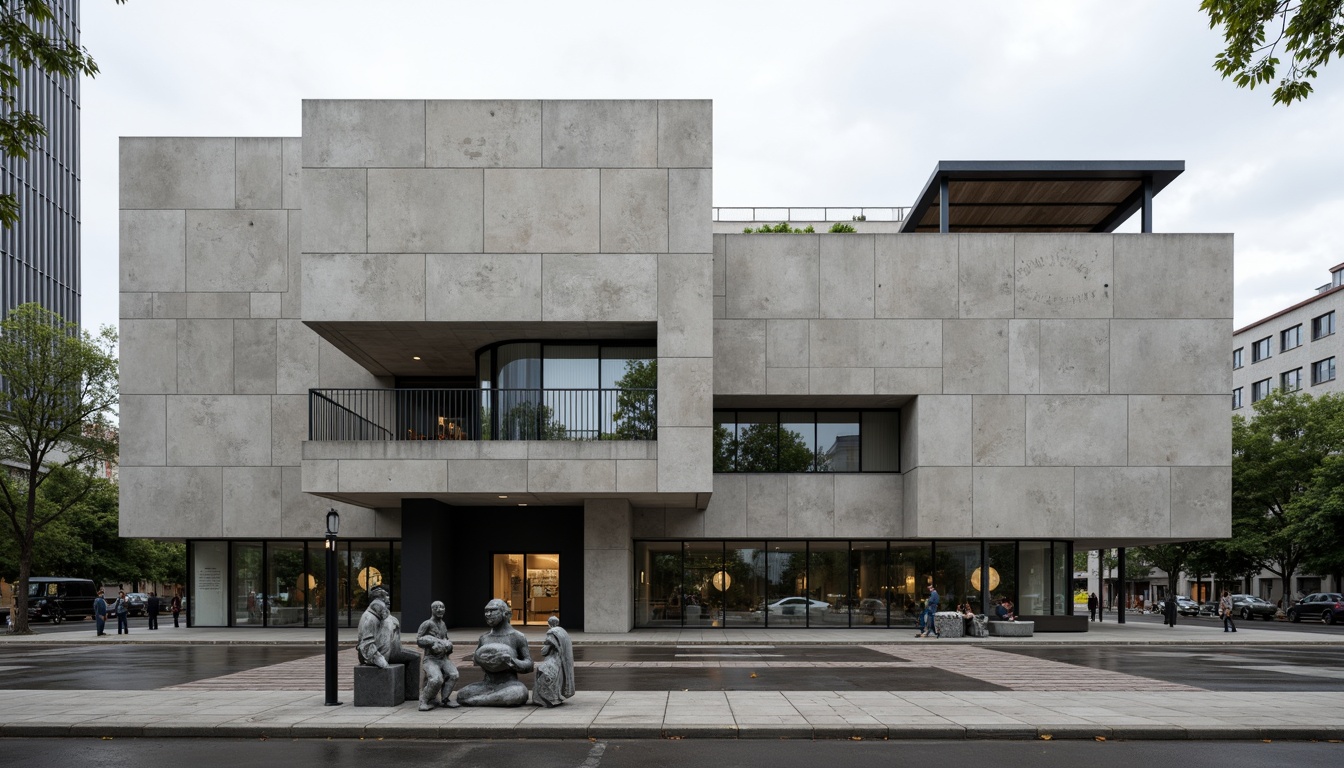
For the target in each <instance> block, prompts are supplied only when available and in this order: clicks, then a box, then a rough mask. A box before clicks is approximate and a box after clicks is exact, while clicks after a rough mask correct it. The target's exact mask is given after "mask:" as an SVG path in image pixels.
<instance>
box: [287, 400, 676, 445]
mask: <svg viewBox="0 0 1344 768" xmlns="http://www.w3.org/2000/svg"><path fill="white" fill-rule="evenodd" d="M308 439H309V440H383V441H393V440H657V439H658V391H657V390H656V389H310V390H308Z"/></svg>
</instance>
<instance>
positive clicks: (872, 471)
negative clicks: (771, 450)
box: [714, 408, 901, 475]
mask: <svg viewBox="0 0 1344 768" xmlns="http://www.w3.org/2000/svg"><path fill="white" fill-rule="evenodd" d="M805 412H811V413H812V424H813V426H814V427H815V426H816V424H817V420H816V418H817V416H816V415H817V414H819V413H856V414H858V415H859V421H858V423H859V468H858V469H857V470H852V471H847V472H835V471H831V472H818V471H816V455H815V454H816V451H815V450H814V451H813V459H812V471H811V472H787V471H784V470H779V469H776V470H772V471H768V472H763V471H759V470H741V469H737V468H736V467H734V468H733V469H731V470H729V471H727V472H717V473H716V474H721V475H739V474H761V475H800V474H806V475H857V474H871V475H899V474H900V473H901V469H900V459H899V456H900V450H901V446H900V439H901V435H900V428H899V427H900V418H901V417H900V413H901V409H900V408H715V409H714V413H731V414H733V424H734V425H736V424H738V423H740V420H739V418H738V414H743V413H773V414H775V426H776V428H779V427H780V425H782V424H783V422H782V421H781V420H780V414H783V413H805ZM865 413H894V414H896V423H897V430H896V441H897V443H896V448H895V450H896V455H897V457H898V458H897V463H896V469H894V470H893V469H884V470H876V469H864V468H863V414H865ZM718 427H719V422H718V421H717V420H716V421H715V422H714V429H718ZM813 434H814V436H815V432H814V433H813ZM775 466H779V439H778V433H777V434H776V439H775Z"/></svg>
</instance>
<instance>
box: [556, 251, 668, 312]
mask: <svg viewBox="0 0 1344 768" xmlns="http://www.w3.org/2000/svg"><path fill="white" fill-rule="evenodd" d="M541 317H542V320H545V321H574V320H581V321H588V322H641V321H644V322H652V321H656V320H657V319H658V257H657V256H656V255H654V254H551V253H548V254H545V255H543V256H542V258H541Z"/></svg>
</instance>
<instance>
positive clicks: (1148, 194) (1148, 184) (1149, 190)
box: [1143, 176, 1153, 234]
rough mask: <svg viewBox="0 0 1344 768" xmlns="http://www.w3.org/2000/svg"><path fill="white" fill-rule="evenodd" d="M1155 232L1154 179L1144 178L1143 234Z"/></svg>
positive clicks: (1150, 177)
mask: <svg viewBox="0 0 1344 768" xmlns="http://www.w3.org/2000/svg"><path fill="white" fill-rule="evenodd" d="M1152 231H1153V177H1152V176H1144V177H1143V232H1144V233H1145V234H1149V233H1151V232H1152Z"/></svg>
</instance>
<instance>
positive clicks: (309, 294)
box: [303, 253, 425, 322]
mask: <svg viewBox="0 0 1344 768" xmlns="http://www.w3.org/2000/svg"><path fill="white" fill-rule="evenodd" d="M303 283H304V285H303V295H304V296H305V297H306V305H307V307H308V309H307V311H306V312H304V319H305V320H307V321H310V322H311V321H346V322H351V321H353V322H361V321H362V322H374V321H382V322H399V321H400V322H420V321H423V320H424V319H425V257H424V255H423V254H418V253H368V254H365V253H351V254H336V253H323V254H316V253H308V254H305V255H304V270H303Z"/></svg>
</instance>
